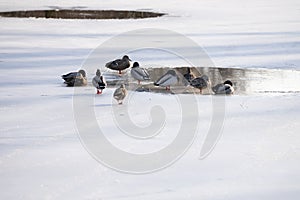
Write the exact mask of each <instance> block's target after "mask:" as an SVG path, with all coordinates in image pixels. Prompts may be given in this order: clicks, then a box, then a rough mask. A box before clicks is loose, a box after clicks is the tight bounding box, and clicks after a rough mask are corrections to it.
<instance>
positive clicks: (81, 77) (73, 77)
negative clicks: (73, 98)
mask: <svg viewBox="0 0 300 200" xmlns="http://www.w3.org/2000/svg"><path fill="white" fill-rule="evenodd" d="M61 77H62V79H64V81H65V82H64V83H65V84H67V86H69V87H74V86H85V85H87V78H86V72H85V71H84V70H83V69H81V70H79V71H78V72H70V73H67V74H64V75H62V76H61Z"/></svg>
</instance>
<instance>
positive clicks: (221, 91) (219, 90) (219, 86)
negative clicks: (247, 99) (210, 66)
mask: <svg viewBox="0 0 300 200" xmlns="http://www.w3.org/2000/svg"><path fill="white" fill-rule="evenodd" d="M212 91H213V92H214V93H216V94H225V85H224V84H223V83H220V84H217V85H215V86H214V87H212Z"/></svg>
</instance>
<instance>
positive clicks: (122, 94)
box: [113, 84, 127, 104]
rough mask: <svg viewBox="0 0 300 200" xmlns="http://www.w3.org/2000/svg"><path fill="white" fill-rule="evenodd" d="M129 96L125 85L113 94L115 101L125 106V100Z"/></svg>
mask: <svg viewBox="0 0 300 200" xmlns="http://www.w3.org/2000/svg"><path fill="white" fill-rule="evenodd" d="M126 95H127V90H126V88H125V85H124V84H122V85H120V87H119V88H117V89H116V90H115V92H114V94H113V97H114V99H116V100H117V102H118V104H123V100H124V99H125V97H126Z"/></svg>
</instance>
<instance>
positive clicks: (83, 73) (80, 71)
mask: <svg viewBox="0 0 300 200" xmlns="http://www.w3.org/2000/svg"><path fill="white" fill-rule="evenodd" d="M78 73H80V74H81V75H82V76H83V77H86V72H85V71H84V70H83V69H81V70H79V71H78Z"/></svg>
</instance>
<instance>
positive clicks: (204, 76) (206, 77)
mask: <svg viewBox="0 0 300 200" xmlns="http://www.w3.org/2000/svg"><path fill="white" fill-rule="evenodd" d="M201 78H202V79H204V80H205V81H207V82H209V78H208V76H207V75H205V74H204V75H202V76H201Z"/></svg>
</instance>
